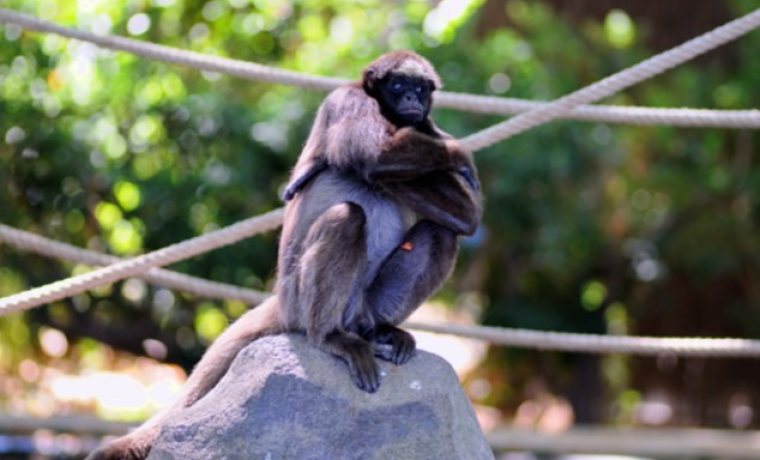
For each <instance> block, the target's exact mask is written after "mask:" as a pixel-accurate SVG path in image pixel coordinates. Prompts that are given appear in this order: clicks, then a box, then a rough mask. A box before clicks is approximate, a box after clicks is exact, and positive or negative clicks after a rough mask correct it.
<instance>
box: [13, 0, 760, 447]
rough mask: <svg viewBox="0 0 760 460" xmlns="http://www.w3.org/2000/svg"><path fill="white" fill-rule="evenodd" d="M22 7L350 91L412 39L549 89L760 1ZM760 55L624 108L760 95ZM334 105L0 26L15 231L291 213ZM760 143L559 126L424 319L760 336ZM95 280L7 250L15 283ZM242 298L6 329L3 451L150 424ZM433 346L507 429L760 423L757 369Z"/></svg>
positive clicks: (126, 288)
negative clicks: (308, 147) (289, 183)
mask: <svg viewBox="0 0 760 460" xmlns="http://www.w3.org/2000/svg"><path fill="white" fill-rule="evenodd" d="M3 6H4V7H7V8H11V9H14V10H16V11H21V12H26V13H30V14H32V15H35V16H37V17H40V18H44V19H48V20H52V21H55V22H58V23H60V24H62V25H66V26H71V27H76V28H80V29H84V30H87V31H92V32H96V33H101V34H102V33H110V34H115V35H123V36H129V37H134V38H137V39H140V40H145V41H151V42H155V43H160V44H165V45H170V46H174V47H178V48H183V49H189V50H195V51H199V52H202V53H209V54H213V55H219V56H228V57H233V58H238V59H244V60H250V61H255V62H258V63H263V64H268V65H272V66H276V67H282V68H287V69H292V70H297V71H301V72H306V73H313V74H318V75H324V76H337V77H345V78H356V77H357V76H358V75H359V72H360V70H361V69H362V67H363V66H365V65H366V64H367V63H368V62H370V61H371V60H372V59H373V58H374V57H376V56H377V55H379V54H381V53H382V52H385V51H387V50H389V49H396V48H408V49H412V50H415V51H417V52H419V53H421V54H423V55H424V56H426V57H427V58H428V59H429V60H430V61H431V62H432V63H433V64H434V65H435V66H436V67H437V69H438V71H439V72H440V74H441V76H442V78H443V80H444V81H445V85H446V89H447V90H450V91H459V92H470V93H477V94H488V95H496V96H506V97H518V98H526V99H533V100H550V99H553V98H556V97H559V96H561V95H563V94H565V93H568V92H570V91H572V90H574V89H577V88H579V87H581V86H584V85H587V84H590V83H592V82H594V81H596V80H598V79H600V78H603V77H605V76H607V75H609V74H611V73H613V72H615V71H618V70H620V69H623V68H625V67H628V66H630V65H632V64H635V63H636V62H638V61H640V60H642V59H644V58H646V57H648V56H651V55H652V54H654V53H656V52H659V51H663V50H665V49H668V48H670V47H672V46H674V45H677V44H679V43H681V42H682V41H684V40H686V39H688V38H691V37H694V36H697V35H699V34H701V33H703V32H705V31H707V30H709V29H711V28H713V27H716V26H718V25H721V24H723V23H725V22H726V21H728V20H730V19H732V18H735V17H737V16H739V15H741V14H744V13H746V12H748V11H750V10H751V9H752V8H755V7H757V3H756V2H751V1H740V0H735V1H718V0H671V1H668V2H659V1H655V0H640V1H633V0H630V1H623V0H600V1H595V2H577V1H575V2H574V1H570V0H542V1H526V0H509V1H499V0H469V1H467V0H465V1H452V0H442V1H414V2H400V1H399V2H397V1H392V2H382V1H380V0H365V1H361V2H348V1H344V0H304V1H298V2H293V1H287V0H208V1H206V0H79V1H50V0H6V1H4V2H3ZM759 53H760V32H757V31H756V32H753V33H750V34H749V35H747V36H745V37H743V38H741V39H739V40H738V41H736V42H732V43H729V44H728V45H727V46H723V47H721V48H719V49H718V50H716V51H713V52H710V53H709V54H707V55H705V56H703V57H701V58H699V59H697V60H695V61H692V62H690V63H688V64H687V65H684V66H682V67H678V68H676V69H674V70H672V71H669V72H667V73H666V74H664V75H662V76H660V77H657V78H655V79H653V80H650V81H647V82H645V83H643V84H640V85H638V86H636V87H634V88H632V89H630V90H627V91H625V92H624V93H622V94H619V95H616V96H614V97H613V98H610V99H608V100H606V101H604V102H605V103H614V104H622V105H641V106H651V107H703V108H717V109H750V108H756V107H758V105H759V103H760V59H758V55H759ZM323 97H324V93H321V92H316V91H307V90H302V89H297V88H292V87H287V86H278V85H271V84H263V83H257V82H250V81H243V80H241V79H236V78H232V77H228V76H224V75H220V74H215V73H208V72H198V71H195V70H192V69H187V68H182V67H177V66H170V65H166V64H163V63H158V62H153V61H149V60H145V59H142V58H138V57H135V56H133V55H131V54H126V53H114V52H110V51H106V50H103V49H99V48H97V47H95V46H93V45H90V44H86V43H81V42H77V41H73V40H67V39H64V38H61V37H58V36H55V35H46V34H38V33H31V32H27V31H23V30H22V29H20V28H18V27H16V26H8V25H0V185H1V186H2V204H1V205H0V222H2V223H3V224H6V225H9V226H13V227H16V228H20V229H24V230H29V231H33V232H36V233H39V234H41V235H44V236H47V237H50V238H54V239H57V240H60V241H63V242H67V243H70V244H74V245H76V246H80V247H86V248H90V249H94V250H98V251H103V252H108V253H111V254H114V255H118V256H133V255H137V254H140V253H143V252H147V251H151V250H155V249H159V248H161V247H164V246H167V245H169V244H172V243H175V242H178V241H181V240H184V239H187V238H190V237H192V236H196V235H200V234H203V233H204V232H208V231H210V230H213V229H217V228H220V227H224V226H227V225H230V224H232V223H235V222H237V221H239V220H241V219H244V218H247V217H250V216H253V215H256V214H260V213H263V212H266V211H269V210H272V209H274V208H276V207H279V206H280V205H281V202H280V201H279V199H278V194H279V192H280V191H281V189H282V186H283V184H284V182H285V181H286V180H287V176H288V172H289V168H290V167H291V165H292V164H293V163H294V162H295V159H296V157H297V156H298V154H299V152H300V148H301V146H302V145H303V142H304V140H305V138H306V136H307V133H308V130H309V127H310V124H311V122H312V120H313V117H314V113H315V110H316V107H317V106H318V104H319V103H320V101H321V99H322V98H323ZM434 118H435V119H436V121H437V122H438V124H439V125H440V126H441V127H442V128H443V129H444V130H446V131H448V132H450V133H452V134H453V135H455V136H457V137H462V136H465V135H468V134H471V133H473V132H475V131H477V130H479V129H482V128H484V127H486V126H488V125H490V124H493V123H495V122H497V121H500V120H501V118H499V117H491V116H484V115H476V114H468V113H464V112H455V111H451V110H437V111H436V112H435V113H434ZM758 142H760V136H758V133H757V132H756V131H750V130H728V129H704V128H699V129H685V128H671V127H635V126H625V125H611V124H600V123H588V122H577V121H557V122H553V123H551V124H549V125H545V126H541V127H539V128H537V129H535V130H532V131H530V132H527V133H525V134H521V135H519V136H517V137H515V138H513V139H510V140H508V141H506V142H503V143H500V144H497V145H495V146H493V147H490V148H488V149H486V150H483V151H480V152H478V153H477V154H476V160H477V164H478V167H479V170H480V175H481V180H482V182H483V191H484V196H485V200H486V208H485V216H484V219H483V224H482V227H481V229H480V230H479V231H478V233H477V234H476V235H475V236H474V237H472V238H469V239H467V240H465V241H463V245H462V246H463V247H462V251H461V255H460V259H459V262H458V265H457V269H456V272H455V273H454V275H453V276H452V278H451V279H450V281H449V282H448V283H447V285H446V286H445V288H444V289H443V290H442V291H441V292H440V293H439V294H438V295H437V296H436V297H435V298H434V299H433V301H432V302H431V304H430V305H428V306H426V307H425V309H423V311H422V314H423V316H424V317H425V318H433V319H441V318H444V319H446V320H451V321H458V322H463V323H468V322H475V323H481V324H486V325H492V326H506V327H520V328H528V329H537V330H551V331H572V332H586V333H596V334H605V333H609V334H629V335H654V336H731V337H742V338H758V337H760V161H758V159H757V158H756V157H757V145H758ZM276 252H277V232H272V233H269V234H265V235H260V236H256V237H254V238H251V239H248V240H246V241H244V242H241V243H238V244H236V245H234V246H232V247H228V248H225V249H220V250H217V251H214V252H211V253H208V254H205V255H202V256H200V257H196V258H193V259H190V260H188V261H185V262H181V263H178V264H176V265H174V266H172V269H173V270H177V271H180V272H183V273H188V274H192V275H196V276H200V277H204V278H209V279H212V280H217V281H223V282H226V283H232V284H237V285H241V286H246V287H250V288H254V289H261V290H267V289H269V288H271V286H272V282H273V276H274V273H275V260H276ZM88 269H89V267H85V266H82V265H77V264H72V263H67V262H62V261H58V260H51V259H47V258H44V257H42V256H37V255H33V254H30V253H26V252H23V251H19V250H16V249H14V248H12V247H9V246H7V245H2V244H0V296H6V295H10V294H13V293H16V292H20V291H23V290H25V289H28V288H30V287H33V286H38V285H42V284H45V283H49V282H51V281H54V280H57V279H60V278H64V277H68V276H71V275H73V274H77V273H82V272H84V271H86V270H88ZM247 308H248V306H247V305H245V304H243V303H242V302H239V301H209V300H205V299H200V298H197V297H194V296H192V295H189V294H184V293H182V292H171V291H169V290H166V289H163V288H156V287H154V286H151V285H149V284H147V283H145V282H143V281H141V280H137V279H130V280H127V281H124V282H120V283H116V284H113V285H110V286H106V287H103V288H99V289H97V290H94V291H91V292H88V293H86V294H81V295H78V296H76V297H74V298H71V299H67V300H64V301H60V302H55V303H53V304H50V305H47V306H44V307H41V308H36V309H33V310H30V311H28V312H25V313H18V314H12V315H9V316H5V317H0V457H3V458H29V456H32V457H33V458H52V457H56V458H66V457H76V456H78V455H81V454H82V452H84V451H85V450H87V449H88V448H90V447H92V445H94V443H95V442H96V441H97V437H98V436H100V435H102V434H107V433H119V432H120V431H122V430H123V429H124V427H125V426H126V424H128V423H130V422H136V421H139V420H142V419H144V418H145V417H146V416H148V415H149V414H150V413H152V412H153V411H155V410H156V408H158V407H160V406H161V405H162V404H165V403H166V402H167V401H169V400H170V399H171V397H172V395H173V394H175V393H176V390H177V388H178V387H179V386H180V385H181V383H182V382H183V380H184V378H185V376H186V373H187V371H188V370H189V369H190V368H191V367H192V365H193V364H194V363H195V362H196V361H197V360H198V359H199V357H200V355H201V354H202V353H203V350H204V349H205V347H206V346H207V345H208V344H209V342H210V341H212V340H213V339H214V338H215V337H216V336H217V335H218V334H219V333H220V332H221V331H222V330H223V329H224V328H225V327H226V326H227V324H228V323H229V322H230V321H232V320H234V319H235V318H236V317H238V316H239V315H241V314H242V313H243V312H244V311H245V310H246V309H247ZM436 340H438V342H435V341H436ZM420 341H421V342H424V343H427V344H428V346H429V347H430V348H432V349H434V350H435V351H437V352H438V353H441V354H443V355H445V356H447V355H448V357H449V358H450V359H451V360H452V362H454V363H455V365H456V366H457V368H458V370H459V371H460V376H461V378H462V381H463V385H464V388H465V389H466V391H467V392H468V395H469V396H470V397H471V399H472V401H473V403H474V404H475V405H476V408H477V411H478V414H479V417H480V420H481V423H482V424H483V426H484V428H485V429H486V430H488V431H489V432H493V433H498V432H499V430H505V429H515V428H519V429H520V430H530V431H529V432H530V433H571V432H573V430H574V429H577V427H582V426H606V427H632V428H657V429H658V430H668V429H675V428H700V429H721V430H734V431H733V432H732V433H730V434H741V433H739V431H742V432H746V434H747V435H748V436H749V435H752V433H754V432H753V431H752V430H756V429H759V428H760V414H756V413H755V412H756V411H760V386H758V383H757V382H759V381H760V362H758V361H756V360H747V359H696V358H693V359H679V358H677V357H675V356H671V355H667V354H664V355H661V356H658V357H632V356H621V355H587V354H569V353H559V352H537V351H528V350H520V349H512V348H505V347H487V346H485V345H484V344H481V343H474V342H467V341H461V340H459V341H458V340H457V339H452V338H446V337H442V336H439V337H437V338H434V337H433V336H422V337H421V339H420ZM99 420H103V421H102V422H100V421H99ZM658 432H661V433H668V432H667V431H658ZM711 432H712V431H711ZM755 436H758V435H755ZM568 453H571V452H568ZM504 455H505V457H504V458H520V459H523V458H525V459H528V458H535V457H533V456H532V455H533V454H530V453H522V454H518V453H512V454H504ZM546 455H549V454H546ZM541 458H549V457H547V456H544V457H541ZM647 458H649V457H647ZM704 458H713V457H712V456H710V455H706V456H705V457H704ZM747 458H750V457H747ZM754 458H760V455H759V456H758V457H754Z"/></svg>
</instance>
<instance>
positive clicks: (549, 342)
mask: <svg viewBox="0 0 760 460" xmlns="http://www.w3.org/2000/svg"><path fill="white" fill-rule="evenodd" d="M0 22H11V23H14V24H17V25H20V26H22V27H26V28H30V29H34V30H40V31H47V32H53V33H58V34H60V35H64V36H68V37H71V38H77V39H80V40H86V41H90V42H93V43H96V44H99V45H100V46H103V47H107V48H111V49H120V50H124V51H130V52H133V53H135V54H140V55H143V56H146V57H151V58H153V59H158V60H163V61H166V62H172V63H177V64H183V65H188V66H191V67H195V68H203V69H205V70H212V71H216V72H225V73H228V74H231V75H237V76H241V77H244V78H255V79H259V80H262V81H269V82H275V83H284V84H292V85H298V86H302V87H306V88H314V89H324V90H327V89H331V88H333V87H334V86H335V85H338V84H341V83H343V82H344V80H341V79H324V78H317V77H310V76H306V75H303V74H299V73H297V72H291V71H285V70H278V69H272V68H269V67H266V66H261V65H258V64H254V63H245V62H240V61H235V60H232V59H226V58H220V57H213V56H205V55H201V54H198V53H193V52H189V51H181V50H174V49H172V48H169V47H163V46H159V45H154V44H150V43H143V42H139V41H135V40H130V39H126V38H122V37H113V36H97V35H94V34H89V33H87V32H82V31H77V30H73V29H67V28H64V27H60V26H58V25H56V24H52V23H49V22H47V21H41V20H38V19H36V18H31V17H29V16H26V15H21V14H18V13H14V12H11V11H9V10H5V9H0ZM758 26H760V9H758V10H755V11H754V12H752V13H750V14H748V15H746V16H743V17H741V18H739V19H737V20H734V21H731V22H729V23H727V24H726V25H724V26H721V27H719V28H717V29H715V30H713V31H711V32H708V33H706V34H704V35H702V36H700V37H697V38H695V39H693V40H690V41H688V42H686V43H684V44H682V45H680V46H678V47H676V48H674V49H671V50H669V51H666V52H664V53H661V54H659V55H656V56H654V57H652V58H650V59H647V60H645V61H643V62H641V63H639V64H637V65H635V66H633V67H631V68H628V69H625V70H622V71H620V72H618V73H616V74H614V75H612V76H610V77H607V78H605V79H603V80H601V81H599V82H597V83H594V84H592V85H590V86H588V87H585V88H582V89H580V90H578V91H575V92H573V93H570V94H569V95H567V96H564V97H562V98H560V99H558V100H556V101H553V102H550V103H535V104H538V105H536V106H534V107H532V108H529V109H527V112H525V113H522V114H520V115H517V116H515V117H514V118H512V119H510V120H507V121H505V122H503V123H500V124H497V125H495V126H492V127H491V128H488V129H486V130H483V131H481V132H478V133H475V134H473V135H470V136H468V137H466V138H464V139H463V140H462V143H463V145H465V147H466V148H469V149H471V150H479V149H482V148H484V147H486V146H489V145H491V144H493V143H496V142H499V141H501V140H504V139H507V138H509V137H511V136H514V135H516V134H518V133H520V132H523V131H525V130H528V129H530V128H533V127H536V126H539V125H541V124H543V123H547V122H549V121H551V120H553V119H556V118H559V117H561V116H567V115H571V114H574V115H577V113H576V112H582V111H583V110H592V111H593V110H597V109H600V108H599V107H597V108H593V107H580V108H578V106H581V105H582V104H587V103H590V102H594V101H596V100H599V99H602V98H604V97H607V96H609V95H611V94H614V93H615V92H617V91H620V90H622V89H624V88H627V87H628V86H631V85H633V84H635V83H638V82H640V81H642V80H645V79H647V78H651V77H652V76H654V75H656V74H658V73H661V72H664V71H665V70H667V69H670V68H672V67H674V66H676V65H679V64H681V63H683V62H686V61H687V60H689V59H692V58H693V57H695V56H697V55H699V54H702V53H704V52H706V51H708V50H710V49H713V48H715V47H717V46H719V45H721V44H723V43H726V42H727V41H729V40H733V39H735V38H737V37H739V36H741V35H743V34H745V33H747V32H749V31H750V30H752V29H754V28H756V27H758ZM441 96H442V97H441V98H439V100H440V99H443V103H444V104H446V103H448V104H452V106H453V105H455V104H459V105H462V106H463V105H466V104H469V103H473V102H472V101H474V100H476V99H477V98H475V99H469V97H468V96H465V95H459V96H454V95H450V94H445V93H444V94H442V95H441ZM456 97H461V98H466V99H459V100H457V99H456ZM447 98H449V100H448V101H447ZM480 101H481V103H482V102H483V100H482V99H480ZM508 103H509V102H508V101H507V100H501V99H498V100H497V101H494V102H493V103H492V104H490V108H489V110H494V109H493V107H496V106H498V105H499V104H508ZM483 105H488V104H483ZM500 110H501V109H500ZM626 110H630V108H629V109H626ZM641 110H644V109H641ZM752 112H756V111H745V112H734V113H733V114H732V115H737V114H739V115H741V116H742V117H743V116H745V115H746V116H749V117H750V118H751V117H752V116H754V115H756V114H755V113H752ZM702 115H704V113H702ZM722 115H724V114H723V113H722V114H721V116H722ZM639 116H640V118H639V121H640V122H641V123H648V122H649V121H646V120H645V117H644V116H642V114H641V113H639ZM647 116H648V114H647ZM696 118H698V117H694V118H692V122H694V120H695V119H696ZM742 120H744V122H746V120H747V118H742ZM282 216H283V212H282V209H277V210H274V211H271V212H269V213H266V214H263V215H260V216H257V217H253V218H250V219H247V220H244V221H242V222H239V223H237V224H234V225H232V226H230V227H227V228H224V229H220V230H217V231H214V232H212V233H209V234H206V235H202V236H199V237H196V238H193V239H190V240H187V241H184V242H181V243H178V244H174V245H171V246H168V247H166V248H163V249H159V250H157V251H154V252H151V253H148V254H145V255H142V256H139V257H135V258H134V259H128V260H122V261H118V262H115V263H113V264H112V265H109V266H107V267H103V268H100V269H97V270H94V271H92V272H89V273H85V274H82V275H78V276H74V277H71V278H68V279H64V280H61V281H57V282H54V283H51V284H48V285H46V286H41V287H38V288H34V289H31V290H28V291H26V292H22V293H18V294H15V295H11V296H8V297H5V298H3V299H0V316H2V315H5V314H8V313H11V312H15V311H21V310H24V309H28V308H33V307H36V306H39V305H42V304H45V303H49V302H54V301H56V300H60V299H62V298H65V297H69V296H71V295H75V294H78V293H80V292H83V291H85V290H88V289H91V288H94V287H97V286H100V285H103V284H108V283H112V282H114V281H118V280H121V279H124V278H127V277H131V276H139V275H140V274H143V273H146V272H148V271H149V270H152V269H154V268H156V267H160V266H163V265H168V264H171V263H174V262H177V261H179V260H183V259H186V258H189V257H193V256H195V255H198V254H201V253H204V252H208V251H210V250H212V249H215V248H218V247H221V246H224V245H228V244H232V243H234V242H237V241H239V240H241V239H243V238H247V237H249V236H251V235H254V234H256V233H260V232H264V231H268V230H272V229H274V228H276V227H277V226H279V225H280V224H281V222H282ZM6 229H7V228H6ZM11 230H12V229H11ZM19 245H21V244H19ZM71 249H72V248H64V247H58V248H57V249H56V250H57V251H59V252H60V254H61V257H63V254H64V253H67V254H69V255H72V254H74V253H76V252H77V251H72V250H71ZM79 255H82V254H79ZM88 257H89V255H88ZM104 257H109V256H104ZM157 272H158V273H160V271H157V270H156V271H153V272H150V273H147V275H146V276H153V275H155V274H156V273H157ZM410 327H413V328H416V329H420V330H427V331H433V332H442V333H448V334H457V335H461V336H468V337H475V338H481V339H484V340H488V341H490V342H492V343H498V344H505V345H513V346H524V347H532V348H539V349H549V348H551V349H559V350H567V351H584V352H594V353H600V352H618V353H638V354H659V353H663V352H667V353H673V354H680V355H689V356H734V357H749V356H752V357H757V356H760V341H754V340H743V339H704V338H653V337H611V336H598V335H597V336H595V335H585V334H567V333H557V332H540V331H526V330H508V329H500V328H488V327H463V326H456V325H423V324H411V325H410Z"/></svg>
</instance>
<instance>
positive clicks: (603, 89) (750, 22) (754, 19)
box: [461, 9, 760, 151]
mask: <svg viewBox="0 0 760 460" xmlns="http://www.w3.org/2000/svg"><path fill="white" fill-rule="evenodd" d="M757 27H760V9H757V10H755V11H753V12H751V13H749V14H746V15H744V16H742V17H740V18H738V19H734V20H733V21H730V22H728V23H726V24H724V25H722V26H720V27H717V28H715V29H713V30H711V31H710V32H707V33H705V34H703V35H700V36H698V37H696V38H693V39H691V40H689V41H687V42H685V43H683V44H681V45H679V46H676V47H675V48H672V49H670V50H667V51H664V52H662V53H660V54H657V55H655V56H652V57H651V58H649V59H646V60H644V61H642V62H640V63H638V64H636V65H634V66H633V67H629V68H627V69H624V70H621V71H620V72H617V73H614V74H612V75H610V76H609V77H607V78H604V79H602V80H600V81H598V82H596V83H593V84H591V85H589V86H586V87H585V88H581V89H579V90H577V91H574V92H572V93H570V94H568V95H566V96H563V97H561V98H559V99H557V100H555V101H553V102H551V103H549V104H547V105H545V106H543V107H539V108H536V109H533V110H530V111H528V112H525V113H521V114H520V115H517V116H515V117H513V118H510V119H509V120H507V121H504V122H501V123H499V124H496V125H494V126H491V127H490V128H487V129H484V130H482V131H479V132H477V133H475V134H472V135H470V136H467V137H465V138H463V139H461V143H462V145H463V146H465V148H468V149H470V150H473V151H475V150H480V149H482V148H485V147H488V146H489V145H493V144H495V143H497V142H501V141H503V140H505V139H508V138H510V137H512V136H514V135H516V134H519V133H522V132H524V131H527V130H528V129H531V128H534V127H536V126H539V125H542V124H544V123H548V122H549V121H552V120H554V119H556V118H558V117H559V116H561V115H563V114H566V113H568V112H570V111H571V110H572V109H573V108H575V107H577V106H579V105H581V104H588V103H590V102H595V101H598V100H599V99H603V98H605V97H607V96H610V95H612V94H614V93H616V92H618V91H620V90H622V89H625V88H627V87H629V86H631V85H634V84H636V83H639V82H641V81H643V80H646V79H648V78H652V77H653V76H655V75H657V74H660V73H662V72H664V71H666V70H668V69H671V68H673V67H675V66H677V65H680V64H683V63H684V62H686V61H688V60H690V59H693V58H695V57H696V56H699V55H700V54H703V53H705V52H707V51H709V50H711V49H713V48H716V47H718V46H720V45H723V44H725V43H727V42H729V41H731V40H734V39H736V38H738V37H740V36H742V35H744V34H746V33H748V32H750V31H751V30H754V29H756V28H757Z"/></svg>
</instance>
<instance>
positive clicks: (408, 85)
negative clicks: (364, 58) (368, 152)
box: [362, 51, 441, 127]
mask: <svg viewBox="0 0 760 460" xmlns="http://www.w3.org/2000/svg"><path fill="white" fill-rule="evenodd" d="M362 87H363V88H364V91H366V92H367V94H369V95H370V96H372V97H373V98H375V99H376V100H377V101H378V102H379V103H380V107H381V109H382V111H383V115H385V117H386V118H388V119H389V120H390V121H391V122H392V123H393V124H395V125H396V126H398V127H404V126H416V125H418V124H420V123H422V122H423V121H425V120H426V119H427V117H428V115H429V114H430V108H431V106H432V102H433V98H432V95H433V91H435V90H436V89H438V88H440V87H441V77H439V76H438V73H436V71H435V69H434V68H433V66H432V65H431V64H430V63H429V62H428V61H427V60H426V59H425V58H423V57H422V56H420V55H418V54H416V53H413V52H411V51H392V52H390V53H386V54H383V55H382V56H380V57H379V58H377V59H375V61H374V62H372V63H371V64H370V65H368V66H367V68H366V69H364V72H363V74H362Z"/></svg>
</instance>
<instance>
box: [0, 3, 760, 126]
mask: <svg viewBox="0 0 760 460" xmlns="http://www.w3.org/2000/svg"><path fill="white" fill-rule="evenodd" d="M0 22H5V23H8V24H15V25H17V26H19V27H23V28H25V29H29V30H35V31H38V32H48V33H54V34H57V35H60V36H63V37H68V38H73V39H76V40H80V41H84V42H89V43H94V44H96V45H98V46H100V47H103V48H107V49H111V50H118V51H126V52H129V53H133V54H135V55H138V56H142V57H146V58H149V59H154V60H160V61H163V62H168V63H171V64H177V65H181V66H185V67H191V68H194V69H199V70H206V71H211V72H219V73H224V74H227V75H233V76H236V77H239V78H244V79H248V80H258V81H263V82H268V83H279V84H284V85H292V86H298V87H301V88H308V89H315V90H322V91H330V90H332V89H334V88H336V87H337V86H339V85H342V84H345V83H347V82H348V81H349V80H346V79H342V78H332V77H317V76H313V75H306V74H303V73H300V72H294V71H290V70H284V69H277V68H274V67H269V66H265V65H261V64H256V63H253V62H247V61H240V60H236V59H229V58H224V57H219V56H211V55H206V54H201V53H196V52H194V51H187V50H182V49H178V48H173V47H169V46H164V45H157V44H154V43H147V42H143V41H139V40H134V39H130V38H125V37H118V36H112V35H97V34H94V33H91V32H86V31H83V30H78V29H73V28H69V27H63V26H60V25H58V24H55V23H53V22H50V21H45V20H42V19H38V18H35V17H32V16H29V15H26V14H22V13H17V12H15V11H12V10H8V9H4V8H0ZM435 104H436V106H437V107H441V108H449V109H456V110H465V111H469V112H477V113H484V114H494V115H515V114H519V113H522V112H526V111H529V110H533V109H535V108H537V107H542V106H545V105H547V104H549V103H548V102H540V101H527V100H522V99H513V98H501V97H493V96H477V95H471V94H462V93H451V92H446V91H442V92H440V93H436V98H435ZM560 118H571V119H576V120H583V121H596V122H608V123H630V124H636V125H670V126H683V127H698V126H701V127H720V128H734V129H741V128H744V129H758V128H760V110H733V111H732V110H726V111H723V110H707V109H689V108H677V109H654V108H644V107H624V106H581V107H578V108H577V109H575V110H573V111H571V112H568V113H566V114H563V115H562V116H561V117H560Z"/></svg>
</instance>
